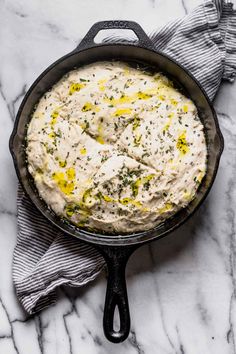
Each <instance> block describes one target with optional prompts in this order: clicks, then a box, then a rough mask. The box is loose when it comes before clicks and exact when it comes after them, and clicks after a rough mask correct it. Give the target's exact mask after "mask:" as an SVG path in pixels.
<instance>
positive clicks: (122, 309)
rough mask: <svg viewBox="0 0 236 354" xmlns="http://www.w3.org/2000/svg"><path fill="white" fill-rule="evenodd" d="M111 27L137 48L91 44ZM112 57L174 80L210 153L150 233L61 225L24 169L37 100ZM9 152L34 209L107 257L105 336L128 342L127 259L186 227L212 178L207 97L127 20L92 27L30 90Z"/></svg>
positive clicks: (219, 142) (215, 134) (213, 150)
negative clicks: (187, 192)
mask: <svg viewBox="0 0 236 354" xmlns="http://www.w3.org/2000/svg"><path fill="white" fill-rule="evenodd" d="M110 28H119V29H131V30H132V31H133V32H135V34H136V36H137V37H138V41H137V42H135V44H131V43H112V42H110V43H105V44H95V43H94V38H95V36H96V35H97V33H98V32H99V31H100V30H104V29H110ZM114 59H117V60H121V61H129V62H134V63H143V64H145V65H147V66H154V67H155V68H156V69H157V70H161V71H162V72H164V73H166V74H167V75H169V76H171V77H172V78H173V79H174V80H176V82H178V83H179V84H180V86H181V87H182V88H183V89H184V91H185V92H186V93H187V95H188V96H189V97H190V98H191V99H192V100H193V101H194V102H195V104H196V106H197V108H198V112H199V115H200V118H201V120H202V122H203V124H204V128H205V136H206V141H207V149H208V162H207V173H206V176H205V178H204V179H203V181H202V183H201V185H200V187H199V190H198V192H197V194H196V197H195V199H194V200H193V201H192V202H191V203H190V204H189V205H188V206H187V207H186V208H184V209H182V210H181V211H179V212H178V213H177V214H176V215H175V216H174V217H172V218H170V219H168V220H167V221H166V222H164V223H163V224H161V225H159V226H157V227H155V228H153V229H151V230H146V231H144V232H138V233H135V234H125V235H109V234H99V233H92V232H89V231H86V230H82V229H79V228H77V227H76V226H74V225H72V224H69V223H65V222H64V221H63V220H62V219H60V218H59V217H58V216H57V215H55V213H53V212H52V211H51V210H50V209H49V208H48V207H47V205H46V204H45V202H44V201H43V200H42V199H40V197H39V195H38V193H37V190H36V188H35V185H34V183H33V180H32V178H31V176H30V174H29V172H28V170H27V165H26V155H25V136H26V128H27V124H28V122H29V120H30V117H31V113H32V111H33V109H34V106H35V104H36V103H37V102H38V100H39V98H40V97H41V96H42V95H43V94H44V93H45V92H46V91H47V90H48V89H50V88H51V86H52V85H53V84H54V83H56V82H57V81H58V80H59V79H60V78H61V77H62V75H64V74H65V73H66V72H68V71H70V70H72V69H74V68H75V67H80V66H81V65H85V64H89V63H92V62H95V61H100V60H108V61H109V60H114ZM10 151H11V154H12V157H13V161H14V164H15V169H16V173H17V176H18V178H19V181H20V182H21V184H22V186H23V188H24V191H25V193H26V194H27V195H28V197H29V198H30V199H31V200H32V202H33V203H34V205H35V206H36V207H37V208H38V210H39V211H40V212H41V213H42V214H43V215H44V216H45V217H46V218H47V219H48V220H49V221H50V222H52V223H53V224H54V225H55V226H57V227H58V228H59V229H61V230H62V231H64V232H65V233H67V234H69V235H71V236H75V237H77V238H78V239H80V240H81V241H84V242H88V243H90V244H93V246H94V247H96V248H97V249H98V250H99V252H100V253H101V254H102V255H103V257H104V258H105V261H106V263H107V267H108V283H107V292H106V300H105V308H104V320H103V327H104V333H105V335H106V337H107V339H108V340H110V341H111V342H114V343H118V342H122V341H123V340H125V339H126V338H127V336H128V335H129V330H130V315H129V306H128V298H127V291H126V283H125V266H126V263H127V260H128V258H129V256H130V255H131V254H132V252H133V251H134V250H135V249H137V248H138V247H140V246H141V245H143V244H144V243H146V242H150V241H152V240H154V239H160V238H161V237H164V236H166V235H167V234H168V233H169V232H171V231H173V230H174V229H176V228H177V227H179V226H180V225H181V224H182V223H184V222H185V221H186V220H187V218H189V217H190V216H191V215H192V214H193V212H194V211H195V210H196V209H197V208H198V207H199V205H200V204H201V203H202V202H203V200H204V199H205V197H206V195H207V194H208V192H209V190H210V188H211V186H212V184H213V181H214V179H215V176H216V172H217V169H218V165H219V160H220V156H221V153H222V151H223V137H222V134H221V131H220V129H219V125H218V121H217V117H216V113H215V111H214V109H213V107H212V105H211V102H210V101H209V99H208V97H207V95H206V93H205V92H204V90H203V88H202V87H201V85H200V84H199V83H198V82H197V81H196V79H194V77H193V76H192V75H191V74H190V73H189V72H188V71H187V70H186V69H184V68H183V67H182V66H181V65H180V64H177V63H176V62H175V61H174V60H173V59H171V58H170V57H168V56H167V55H164V54H163V53H160V52H157V51H156V50H155V49H154V46H153V44H152V42H151V40H150V39H149V38H148V36H147V35H146V34H145V32H144V31H143V29H142V28H141V27H140V26H139V25H138V24H137V23H135V22H131V21H103V22H98V23H96V24H94V25H93V26H92V28H91V29H90V30H89V32H88V33H87V34H86V36H85V37H84V39H83V40H82V41H81V43H80V44H79V45H78V47H77V48H76V49H75V50H73V51H72V52H71V53H69V54H67V55H65V56H64V57H62V58H60V59H59V60H57V61H56V62H55V63H53V64H52V65H51V66H50V67H49V68H47V69H46V70H45V71H44V72H43V73H42V74H41V75H40V76H39V77H38V78H37V80H36V81H35V82H34V83H33V85H32V86H31V87H30V89H29V91H28V92H27V94H26V95H25V97H24V99H23V102H22V104H21V106H20V108H19V111H18V113H17V117H16V121H15V125H14V129H13V132H12V135H11V137H10ZM116 307H118V311H119V316H120V329H119V331H115V330H114V328H113V322H114V312H115V308H116Z"/></svg>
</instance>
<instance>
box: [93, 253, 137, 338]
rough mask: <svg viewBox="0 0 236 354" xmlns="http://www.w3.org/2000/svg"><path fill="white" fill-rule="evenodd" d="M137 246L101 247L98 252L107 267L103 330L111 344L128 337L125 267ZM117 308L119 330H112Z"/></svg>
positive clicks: (128, 316) (128, 323) (128, 320)
mask: <svg viewBox="0 0 236 354" xmlns="http://www.w3.org/2000/svg"><path fill="white" fill-rule="evenodd" d="M136 248H137V246H136V247H135V246H128V247H127V246H126V247H115V246H111V247H109V246H105V247H104V246H102V247H101V248H100V247H99V251H100V252H101V253H102V255H103V257H104V258H105V260H106V263H107V267H108V280H107V292H106V300H105V307H104V317H103V329H104V334H105V336H106V338H107V339H108V340H109V341H110V342H113V343H120V342H123V341H124V340H125V339H126V338H127V337H128V335H129V331H130V315H129V303H128V297H127V290H126V281H125V267H126V264H127V261H128V259H129V257H130V255H131V254H132V253H133V251H134V250H135V249H136ZM116 308H117V310H118V313H119V317H120V328H119V330H118V331H115V330H114V314H115V309H116Z"/></svg>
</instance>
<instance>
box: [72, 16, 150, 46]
mask: <svg viewBox="0 0 236 354" xmlns="http://www.w3.org/2000/svg"><path fill="white" fill-rule="evenodd" d="M107 29H129V30H132V31H133V32H134V33H135V34H136V36H137V37H138V44H140V45H141V46H143V47H146V48H153V43H152V41H151V39H150V38H149V37H148V36H147V34H146V33H145V32H144V30H143V29H142V27H141V26H140V25H139V24H138V23H137V22H134V21H123V20H122V21H121V20H115V21H100V22H96V23H95V24H94V25H93V26H92V27H91V28H90V30H89V31H88V33H87V34H86V35H85V36H84V38H83V39H82V41H81V42H80V44H79V45H78V47H77V48H76V49H75V50H74V51H75V52H76V51H79V50H81V49H85V48H89V47H95V46H99V44H96V43H95V42H94V38H95V37H96V35H97V34H98V32H99V31H101V30H107Z"/></svg>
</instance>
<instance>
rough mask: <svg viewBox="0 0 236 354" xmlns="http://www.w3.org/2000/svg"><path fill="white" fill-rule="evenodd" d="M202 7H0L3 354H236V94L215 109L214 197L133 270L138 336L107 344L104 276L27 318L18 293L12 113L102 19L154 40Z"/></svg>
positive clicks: (150, 0) (115, 1) (162, 3)
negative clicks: (218, 143)
mask: <svg viewBox="0 0 236 354" xmlns="http://www.w3.org/2000/svg"><path fill="white" fill-rule="evenodd" d="M200 2H201V0H112V1H111V0H94V1H92V0H70V1H66V0H54V1H49V0H31V1H27V0H5V1H4V0H0V48H1V52H0V53H1V54H0V353H1V354H40V353H41V354H108V353H109V354H111V353H112V354H115V353H117V354H118V353H119V354H120V353H121V354H123V353H127V354H133V353H139V354H172V353H173V354H174V353H176V354H233V353H236V346H235V341H236V332H235V331H236V279H235V252H236V243H235V229H236V226H235V207H236V187H235V183H236V182H235V180H236V179H235V176H236V159H235V154H236V138H235V135H236V113H235V97H236V84H223V85H222V87H221V89H220V92H219V93H218V95H217V98H216V100H215V108H216V110H217V112H218V115H219V120H220V125H221V128H222V131H223V134H224V137H225V151H224V154H223V158H222V160H221V165H220V168H219V173H218V175H217V178H216V182H215V184H214V187H213V189H212V191H211V193H210V195H209V197H208V198H207V200H206V202H205V203H204V205H203V206H202V208H201V209H200V211H199V212H198V213H197V214H196V215H195V216H194V217H193V218H192V219H191V221H189V222H188V224H187V225H185V226H184V227H182V228H181V229H180V230H178V231H177V232H175V233H174V235H171V236H168V237H167V238H165V239H162V240H160V241H159V242H156V243H152V244H151V245H149V246H145V247H143V248H142V249H140V250H138V251H137V252H136V253H135V254H134V255H133V256H132V258H131V259H130V262H129V264H128V268H127V283H128V294H129V300H130V311H131V318H132V328H131V335H130V336H129V338H128V340H127V341H125V342H124V343H123V344H119V345H114V344H111V343H109V342H107V340H106V339H105V338H104V335H103V331H102V312H103V303H104V294H105V286H106V281H105V277H104V274H102V275H101V276H100V277H99V279H97V280H96V281H95V282H93V283H92V284H90V285H89V286H86V287H84V288H82V289H73V290H71V289H68V288H67V289H61V290H60V291H59V300H58V302H57V304H56V305H55V306H53V307H51V308H48V309H47V310H45V311H43V312H42V313H40V314H39V315H37V316H34V317H32V318H28V317H27V316H26V314H25V313H24V312H23V311H22V308H21V306H20V305H19V303H18V301H17V298H16V296H15V293H14V289H13V285H12V278H11V262H12V252H13V249H14V246H15V242H16V187H17V180H16V176H15V172H14V169H13V164H12V161H11V157H10V154H9V151H8V138H9V134H10V132H11V130H12V127H13V120H14V116H15V112H16V110H17V108H18V106H19V103H20V101H21V99H22V97H23V95H24V93H25V91H26V89H27V88H28V87H29V86H30V84H31V83H32V81H33V80H34V79H35V78H36V77H37V76H38V75H39V74H40V73H41V71H42V70H43V69H44V68H45V67H47V66H48V65H49V64H50V63H52V62H53V61H54V60H55V59H56V58H58V57H60V56H62V55H63V54H65V53H67V52H69V51H70V50H72V49H73V48H74V47H75V45H76V44H77V43H78V41H79V40H80V39H81V38H82V37H83V36H84V34H85V33H86V31H87V30H88V29H89V28H90V26H91V25H92V24H93V23H94V22H96V21H98V20H103V19H132V20H136V21H138V22H139V23H140V24H141V25H142V26H143V28H144V29H145V30H146V31H147V32H150V31H153V30H154V29H155V28H156V27H157V26H159V25H163V24H164V23H166V22H167V21H168V20H171V19H174V18H176V17H179V16H183V15H184V14H185V13H186V12H189V11H191V9H193V8H194V7H195V6H196V5H198V4H199V3H200Z"/></svg>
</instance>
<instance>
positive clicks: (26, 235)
mask: <svg viewBox="0 0 236 354" xmlns="http://www.w3.org/2000/svg"><path fill="white" fill-rule="evenodd" d="M150 37H151V39H152V40H153V42H154V44H155V46H156V48H157V49H158V50H161V51H163V52H164V53H167V54H168V55H170V56H171V57H173V58H175V59H176V60H177V61H178V62H179V63H181V64H182V65H183V66H184V67H186V68H187V69H188V70H190V71H191V73H192V74H193V75H194V76H195V77H196V79H198V80H199V82H200V83H201V85H202V86H203V87H204V88H205V90H206V92H207V94H208V96H209V98H210V99H211V100H212V99H213V98H214V96H215V94H216V92H217V90H218V88H219V85H220V83H221V80H222V79H226V80H228V81H233V80H234V77H235V74H236V13H235V11H234V10H233V5H232V4H230V3H225V2H222V1H219V0H215V1H214V0H206V1H205V2H204V3H203V4H202V5H200V6H199V7H197V8H196V9H195V11H193V12H192V13H190V14H189V15H186V16H185V17H184V18H182V19H179V20H176V21H174V22H171V23H169V24H167V25H166V26H165V27H163V28H162V29H160V30H158V31H156V32H155V33H152V34H151V35H150ZM112 39H113V40H117V38H112ZM17 207H18V239H17V245H16V248H15V252H14V256H13V281H14V284H15V288H16V293H17V296H18V298H19V300H20V302H21V304H22V305H23V307H24V308H25V310H26V311H27V312H28V313H30V314H32V313H34V312H36V311H39V310H42V309H43V308H44V307H46V306H49V305H50V304H52V303H54V302H55V300H56V291H55V289H56V288H57V287H58V286H60V285H63V284H64V285H70V286H82V285H84V284H86V283H88V282H89V281H91V280H93V279H94V278H95V277H96V276H97V275H98V273H99V272H100V271H101V270H102V268H103V267H104V260H103V258H102V257H101V255H100V254H99V253H98V252H97V251H96V250H95V249H94V248H93V247H92V246H89V245H86V244H84V243H81V242H79V241H78V240H76V239H75V238H72V237H70V236H68V235H65V234H63V233H62V232H61V231H59V230H57V229H56V228H55V227H54V226H53V225H51V224H50V223H49V222H48V221H47V220H46V219H45V218H44V217H43V216H42V215H41V214H40V213H39V212H38V211H37V210H36V208H35V207H34V205H32V203H31V202H30V201H29V200H28V199H27V197H26V196H25V195H24V193H23V191H22V189H21V187H19V190H18V198H17Z"/></svg>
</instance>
